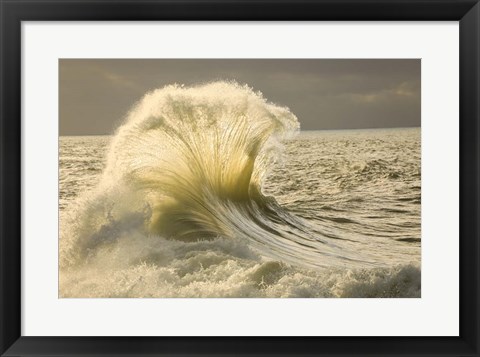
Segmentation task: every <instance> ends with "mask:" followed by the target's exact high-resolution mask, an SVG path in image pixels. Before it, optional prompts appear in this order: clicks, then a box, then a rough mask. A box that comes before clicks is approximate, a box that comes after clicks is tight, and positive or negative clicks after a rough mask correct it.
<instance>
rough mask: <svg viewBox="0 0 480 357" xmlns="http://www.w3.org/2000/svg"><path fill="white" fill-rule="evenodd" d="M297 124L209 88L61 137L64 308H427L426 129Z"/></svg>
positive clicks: (244, 94) (267, 106) (233, 88)
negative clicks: (302, 303) (70, 304)
mask: <svg viewBox="0 0 480 357" xmlns="http://www.w3.org/2000/svg"><path fill="white" fill-rule="evenodd" d="M319 120H321V119H319ZM298 128H299V123H298V120H297V118H296V117H295V116H294V115H293V114H292V113H291V112H290V111H289V110H288V109H287V108H283V107H281V106H277V105H274V104H271V103H268V102H267V101H266V100H265V99H264V98H263V97H262V95H261V94H260V93H257V92H254V91H253V90H251V89H250V88H248V87H246V86H239V85H237V84H235V83H226V82H215V83H211V84H207V85H204V86H199V87H188V88H187V87H183V86H177V85H174V86H168V87H165V88H162V89H158V90H156V91H153V92H151V93H148V94H147V95H146V96H145V97H144V98H143V99H142V100H141V101H140V102H139V103H137V105H136V106H135V107H134V108H133V109H132V110H131V112H130V113H129V114H128V115H127V118H126V120H125V123H124V124H123V125H122V126H121V127H120V128H119V129H118V130H117V132H116V133H115V135H114V136H112V137H105V136H104V137H61V138H60V210H61V212H60V213H61V219H60V257H59V258H60V296H61V297H419V296H420V202H421V198H420V197H421V196H420V180H421V177H420V130H419V129H418V128H414V129H385V130H362V131H334V132H326V131H322V132H300V134H299V135H298V136H295V134H297V132H298Z"/></svg>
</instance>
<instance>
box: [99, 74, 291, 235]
mask: <svg viewBox="0 0 480 357" xmlns="http://www.w3.org/2000/svg"><path fill="white" fill-rule="evenodd" d="M298 128H299V124H298V121H297V118H296V117H295V116H294V115H293V114H292V113H291V112H290V111H289V110H288V109H286V108H281V107H278V106H275V105H272V104H269V103H267V102H266V100H265V99H264V98H263V97H262V96H261V94H259V93H254V92H253V91H252V90H251V89H250V88H248V87H245V86H244V87H241V86H239V85H237V84H230V83H226V82H217V83H212V84H208V85H205V86H202V87H193V88H185V87H181V86H169V87H165V88H163V89H159V90H156V91H153V92H151V93H149V94H147V95H146V96H145V97H144V98H143V99H142V100H141V101H140V103H138V105H137V106H136V107H135V108H134V109H133V110H132V111H131V113H130V114H129V115H128V119H127V122H126V124H124V125H123V126H122V127H121V128H120V129H119V130H118V132H117V134H116V136H115V139H114V140H113V143H112V148H111V151H110V155H109V158H108V166H107V170H106V175H105V180H107V181H111V180H112V179H114V180H115V181H121V182H123V183H125V184H127V185H129V186H132V187H134V188H135V189H136V190H141V191H142V195H145V194H146V195H147V196H148V199H147V201H148V203H149V205H150V206H151V208H152V210H153V216H152V219H151V221H150V222H149V229H150V231H151V232H152V233H158V234H161V235H163V236H167V237H169V238H170V237H172V238H177V239H178V238H184V239H188V237H190V236H192V235H193V236H194V237H196V238H198V237H199V235H200V236H201V235H205V236H210V235H219V234H226V235H232V234H234V232H233V230H234V227H231V226H230V225H228V224H226V222H225V221H224V219H223V217H222V215H223V212H221V211H222V210H224V209H228V207H222V203H224V204H226V205H228V204H230V203H233V202H236V203H241V204H248V203H249V202H250V201H251V200H257V201H258V200H261V199H262V197H261V192H260V189H261V184H262V180H263V179H264V177H265V174H266V172H267V170H268V167H269V165H270V164H271V162H272V161H273V160H274V159H275V157H276V153H277V146H278V142H279V141H280V140H282V139H283V138H285V137H286V136H290V135H292V134H293V133H294V132H295V131H296V130H298Z"/></svg>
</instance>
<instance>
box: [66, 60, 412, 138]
mask: <svg viewBox="0 0 480 357" xmlns="http://www.w3.org/2000/svg"><path fill="white" fill-rule="evenodd" d="M420 67H421V66H420V60H418V59H261V60H256V59H247V60H243V59H242V60H229V59H223V60H217V59H215V60H209V59H201V60H195V59H138V60H137V59H61V60H60V62H59V74H60V83H59V84H60V93H59V96H60V98H59V99H60V113H59V114H60V134H61V135H91V134H108V133H111V132H112V131H113V130H114V129H115V128H116V127H117V126H118V125H119V124H120V123H121V122H122V120H123V117H124V116H125V114H126V113H127V111H128V110H129V108H130V107H131V106H132V105H133V104H134V103H135V102H136V101H137V100H138V99H140V98H141V97H142V95H143V94H144V93H145V92H147V91H148V90H152V89H154V88H159V87H163V86H165V85H168V84H172V83H179V84H185V85H194V84H199V83H204V82H210V81H213V80H236V81H237V82H239V83H246V84H248V85H249V86H251V87H252V88H253V89H255V90H258V91H261V92H262V93H263V94H264V96H265V97H266V98H267V99H268V100H269V101H271V102H274V103H277V104H281V105H284V106H287V107H289V108H290V109H291V110H292V112H293V113H295V115H297V117H298V118H299V120H300V123H301V127H302V129H303V130H316V129H354V128H378V127H405V126H420V104H421V103H420Z"/></svg>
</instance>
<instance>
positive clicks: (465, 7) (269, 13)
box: [0, 0, 480, 356]
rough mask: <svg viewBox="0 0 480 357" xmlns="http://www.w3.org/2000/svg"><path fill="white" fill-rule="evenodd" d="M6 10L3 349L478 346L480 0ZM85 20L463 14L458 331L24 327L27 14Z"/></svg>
mask: <svg viewBox="0 0 480 357" xmlns="http://www.w3.org/2000/svg"><path fill="white" fill-rule="evenodd" d="M0 12H1V20H0V21H1V42H0V51H1V87H0V88H1V89H0V90H1V92H0V101H1V102H0V110H1V114H0V115H1V118H0V145H1V146H0V148H1V149H0V150H1V151H0V154H1V158H0V160H1V161H0V173H1V174H0V180H1V181H0V197H1V202H0V227H1V233H0V234H1V236H0V244H1V245H0V247H1V262H0V269H1V270H0V277H1V280H0V289H1V291H0V293H1V296H0V353H1V355H2V356H53V355H55V356H59V355H65V356H74V355H75V356H80V355H82V356H83V355H85V356H87V355H88V356H94V355H95V356H107V355H108V356H117V355H122V356H129V355H131V356H144V355H162V356H167V355H168V356H187V355H205V356H209V355H230V356H260V355H285V356H302V355H312V356H313V355H318V356H330V355H331V356H427V355H428V356H479V353H480V352H479V351H480V348H479V340H480V339H479V333H480V328H479V326H480V319H479V298H480V296H479V285H480V284H479V276H480V275H479V261H480V251H479V229H478V228H479V223H478V220H479V219H480V216H479V209H478V206H479V182H480V181H479V179H480V178H479V164H480V157H479V153H480V152H479V143H480V132H479V128H480V127H479V98H480V88H479V87H480V80H479V79H480V78H479V66H480V28H479V26H480V5H479V3H478V0H355V1H354V0H336V1H333V0H326V1H323V0H274V1H271V0H222V1H217V0H176V1H175V0H119V1H108V0H81V1H78V0H62V1H58V0H0ZM85 20H88V21H114V20H118V21H119V20H121V21H124V20H126V21H132V20H135V21H152V20H195V21H203V20H214V21H216V20H223V21H226V20H240V21H243V20H262V21H272V20H283V21H292V20H297V21H305V20H309V21H313V20H318V21H331V20H335V21H337V20H342V21H380V20H381V21H399V20H400V21H404V20H405V21H413V20H415V21H417V20H418V21H459V24H460V53H459V55H460V188H459V189H460V212H459V215H460V216H459V217H460V291H459V294H460V336H459V337H73V336H72V337H22V336H21V239H20V237H21V234H22V230H21V223H22V222H21V209H22V207H21V202H22V197H21V182H22V172H21V115H22V112H21V91H22V88H21V22H22V21H85ZM39 120H41V119H39ZM446 169H447V168H446ZM440 278H441V277H440ZM439 313H441V311H439Z"/></svg>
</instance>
